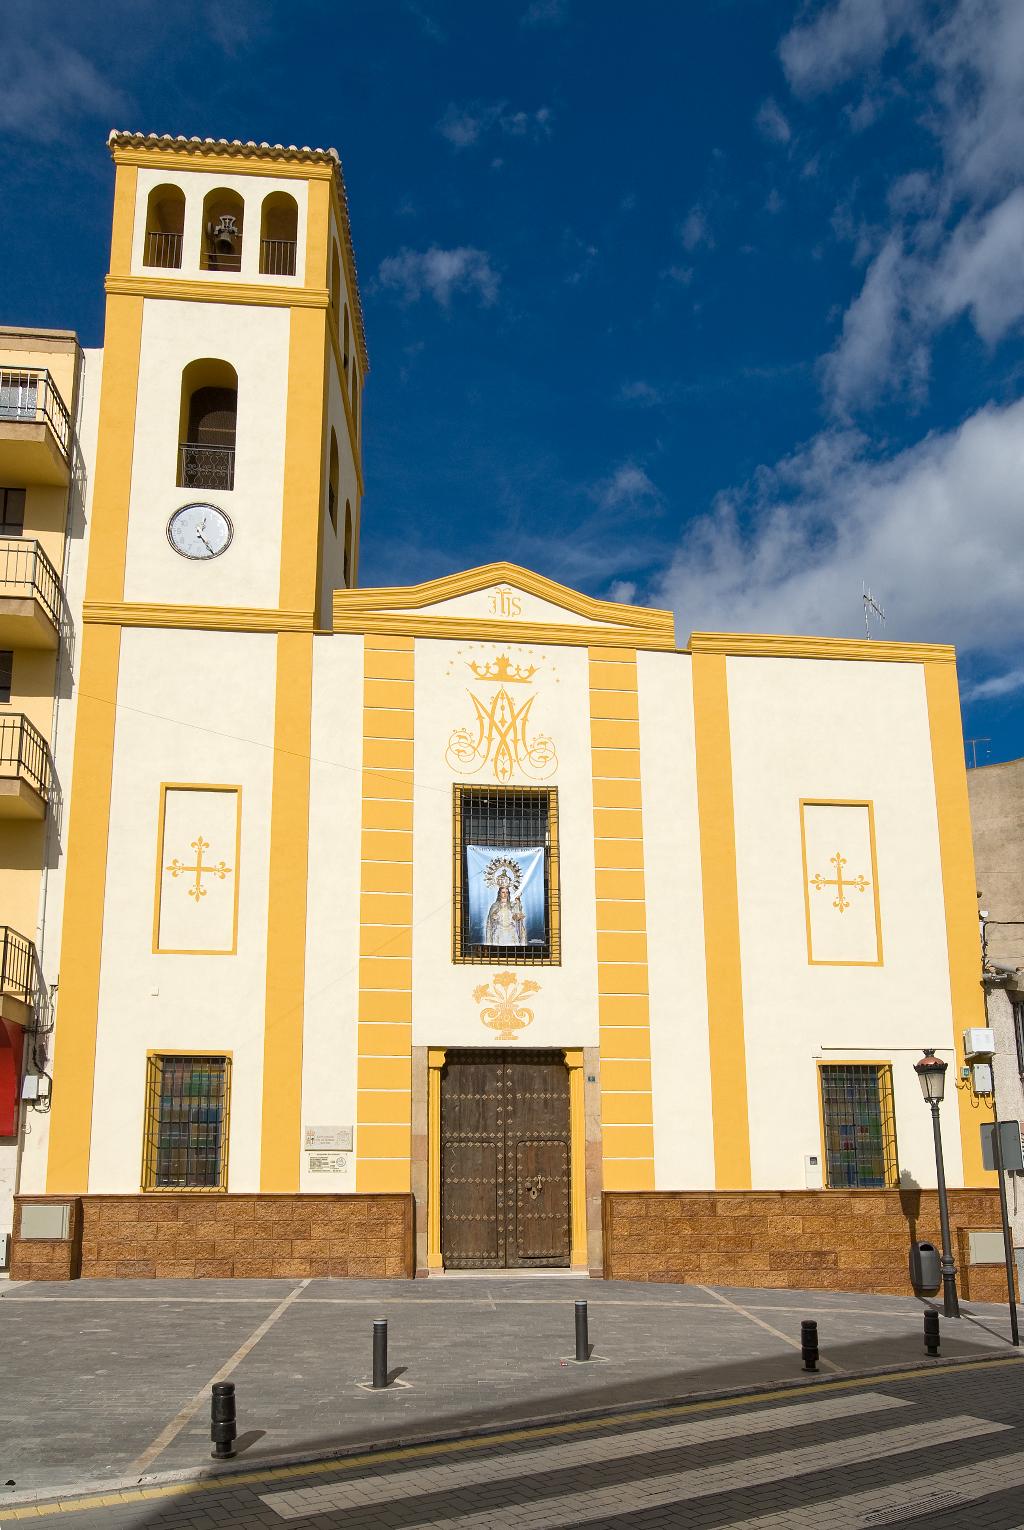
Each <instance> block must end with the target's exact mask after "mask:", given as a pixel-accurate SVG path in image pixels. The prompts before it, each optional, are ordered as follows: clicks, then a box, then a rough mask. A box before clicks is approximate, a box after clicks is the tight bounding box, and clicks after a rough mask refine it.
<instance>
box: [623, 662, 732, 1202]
mask: <svg viewBox="0 0 1024 1530" xmlns="http://www.w3.org/2000/svg"><path fill="white" fill-rule="evenodd" d="M637 681H638V688H639V700H640V776H641V787H642V791H643V814H644V873H645V880H646V892H647V952H648V967H647V973H648V982H649V985H650V1013H651V1074H652V1085H653V1104H654V1175H655V1184H656V1187H657V1188H658V1189H659V1190H713V1189H714V1185H715V1155H714V1143H713V1137H712V1121H711V1066H710V1054H709V1049H708V995H707V975H706V967H705V959H704V902H703V895H702V888H701V864H700V827H699V823H698V817H697V769H696V752H695V743H694V724H693V679H692V667H691V663H690V658H689V655H688V654H671V653H639V654H638V655H637Z"/></svg>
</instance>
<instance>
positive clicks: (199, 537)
mask: <svg viewBox="0 0 1024 1530" xmlns="http://www.w3.org/2000/svg"><path fill="white" fill-rule="evenodd" d="M234 534H235V528H234V527H233V526H232V524H231V518H230V516H228V514H227V513H226V512H225V511H224V510H221V509H220V507H219V506H217V505H203V504H199V505H182V507H181V509H180V510H175V512H174V514H173V515H172V516H171V518H170V520H169V521H168V522H167V540H168V542H170V544H171V546H172V547H173V548H174V551H175V552H176V553H180V554H181V556H182V557H183V558H217V557H219V556H220V554H221V553H222V552H224V551H225V550H226V549H227V548H228V547H229V546H230V545H231V538H232V537H233V536H234Z"/></svg>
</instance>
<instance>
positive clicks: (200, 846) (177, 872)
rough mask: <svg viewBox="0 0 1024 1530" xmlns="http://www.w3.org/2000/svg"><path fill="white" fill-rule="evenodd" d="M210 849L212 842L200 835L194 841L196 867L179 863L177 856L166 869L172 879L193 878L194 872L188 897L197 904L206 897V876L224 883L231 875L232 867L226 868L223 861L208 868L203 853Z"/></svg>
mask: <svg viewBox="0 0 1024 1530" xmlns="http://www.w3.org/2000/svg"><path fill="white" fill-rule="evenodd" d="M209 848H210V841H209V840H208V839H204V838H203V836H202V835H201V834H200V835H199V836H198V837H197V838H196V839H194V840H193V841H192V849H193V850H194V851H195V852H196V863H195V865H194V866H186V865H185V864H184V862H183V861H179V860H178V857H177V856H175V857H174V860H173V861H171V862H170V863H169V864H168V865H167V866H166V867H165V868H164V869H165V870H166V871H169V872H170V873H171V876H172V877H180V876H186V875H189V876H191V875H192V873H193V872H194V873H195V878H196V879H195V881H194V882H193V884H192V886H191V887H190V888H189V889H188V895H189V897H190V898H195V900H196V903H197V904H198V902H199V900H200V898H205V897H206V888H205V887H204V886H203V877H204V876H208V877H219V878H220V880H221V881H222V882H223V880H224V878H225V877H229V876H230V875H231V867H230V866H226V865H225V864H224V862H223V860H221V861H219V862H218V863H217V865H216V866H207V865H204V864H203V851H204V850H209Z"/></svg>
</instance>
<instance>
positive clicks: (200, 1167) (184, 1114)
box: [143, 1056, 230, 1190]
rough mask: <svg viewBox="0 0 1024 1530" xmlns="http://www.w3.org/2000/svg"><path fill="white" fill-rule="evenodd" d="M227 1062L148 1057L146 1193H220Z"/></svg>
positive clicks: (224, 1158)
mask: <svg viewBox="0 0 1024 1530" xmlns="http://www.w3.org/2000/svg"><path fill="white" fill-rule="evenodd" d="M229 1069H230V1058H227V1057H207V1056H194V1057H178V1056H169V1057H161V1056H151V1057H150V1058H149V1067H148V1072H147V1079H146V1143H145V1152H144V1161H143V1188H144V1189H146V1190H223V1189H225V1188H226V1186H227V1172H228V1154H227V1144H228V1103H229Z"/></svg>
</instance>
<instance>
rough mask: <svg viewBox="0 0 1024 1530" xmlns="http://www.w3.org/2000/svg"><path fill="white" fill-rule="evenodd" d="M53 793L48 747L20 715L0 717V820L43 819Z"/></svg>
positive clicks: (36, 730) (39, 734) (25, 718)
mask: <svg viewBox="0 0 1024 1530" xmlns="http://www.w3.org/2000/svg"><path fill="white" fill-rule="evenodd" d="M52 791H53V761H52V759H51V758H50V746H49V744H48V743H47V742H46V740H45V738H44V737H43V735H42V734H41V733H40V731H39V729H38V728H37V727H36V726H35V724H34V723H31V722H29V720H28V718H27V717H26V716H25V715H24V713H23V712H12V713H10V714H9V715H8V716H6V717H0V818H21V819H30V818H36V819H40V818H45V817H46V809H47V807H48V806H49V802H50V796H51V793H52Z"/></svg>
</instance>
